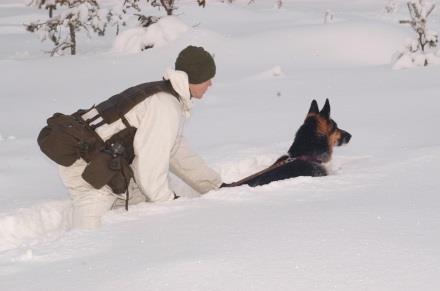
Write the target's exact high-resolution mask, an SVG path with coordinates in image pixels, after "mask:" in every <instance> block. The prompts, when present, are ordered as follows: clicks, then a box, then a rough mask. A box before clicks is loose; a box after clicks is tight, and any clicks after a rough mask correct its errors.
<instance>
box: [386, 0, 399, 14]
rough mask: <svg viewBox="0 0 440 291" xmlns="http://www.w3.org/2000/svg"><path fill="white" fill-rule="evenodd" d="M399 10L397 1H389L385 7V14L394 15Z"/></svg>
mask: <svg viewBox="0 0 440 291" xmlns="http://www.w3.org/2000/svg"><path fill="white" fill-rule="evenodd" d="M397 8H398V3H397V1H396V0H388V1H387V3H386V5H385V12H386V13H388V14H392V13H394V12H396V10H397Z"/></svg>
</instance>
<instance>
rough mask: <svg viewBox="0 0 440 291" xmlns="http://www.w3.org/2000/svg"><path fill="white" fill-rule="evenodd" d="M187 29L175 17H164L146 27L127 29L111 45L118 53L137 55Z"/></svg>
mask: <svg viewBox="0 0 440 291" xmlns="http://www.w3.org/2000/svg"><path fill="white" fill-rule="evenodd" d="M188 29H189V27H188V26H187V25H186V24H184V23H183V22H182V21H180V20H179V19H178V18H177V17H175V16H166V17H163V18H161V19H159V20H158V21H157V22H156V23H153V24H151V25H149V26H147V27H143V26H141V27H136V28H132V29H127V30H125V31H123V32H121V33H120V34H119V36H118V37H117V38H116V40H115V42H114V44H113V51H114V52H118V53H138V52H141V51H143V50H145V49H149V48H152V47H161V46H164V45H166V44H167V43H169V42H170V41H173V40H175V39H176V38H178V37H179V36H180V35H181V34H182V33H184V32H186V31H188Z"/></svg>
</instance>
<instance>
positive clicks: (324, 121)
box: [222, 99, 351, 187]
mask: <svg viewBox="0 0 440 291" xmlns="http://www.w3.org/2000/svg"><path fill="white" fill-rule="evenodd" d="M350 139H351V134H350V133H348V132H347V131H345V130H342V129H340V128H338V125H337V124H336V122H335V121H334V120H333V119H331V118H330V102H329V100H328V99H326V101H325V104H324V107H323V108H322V109H321V111H319V107H318V103H317V102H316V100H313V101H312V103H311V105H310V109H309V112H308V113H307V116H306V118H305V120H304V123H303V125H301V127H300V128H299V129H298V131H297V132H296V134H295V139H294V141H293V143H292V145H291V146H290V148H289V150H288V151H287V154H286V155H283V156H281V157H280V158H278V159H277V161H276V162H275V163H274V164H273V165H271V166H270V167H268V168H267V169H265V170H263V171H260V172H258V173H255V174H253V175H251V176H249V177H246V178H244V179H242V180H240V181H237V182H234V183H230V184H223V185H222V187H235V186H241V185H249V186H251V187H256V186H261V185H266V184H269V183H271V182H274V181H279V180H284V179H290V178H294V177H299V176H312V177H319V176H326V175H327V174H328V173H327V170H326V168H325V167H324V163H327V162H329V161H330V160H331V157H332V153H333V147H335V146H341V145H344V144H347V143H348V142H349V141H350Z"/></svg>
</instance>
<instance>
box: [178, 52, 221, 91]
mask: <svg viewBox="0 0 440 291" xmlns="http://www.w3.org/2000/svg"><path fill="white" fill-rule="evenodd" d="M175 67H176V70H180V71H184V72H185V73H186V74H187V75H188V80H189V90H190V92H191V96H192V97H194V98H198V99H200V98H202V97H203V94H205V92H206V90H208V87H209V86H211V85H212V81H211V79H212V78H213V77H214V76H215V71H216V67H215V62H214V59H213V58H212V56H211V54H210V53H208V52H207V51H205V50H204V49H203V48H202V47H196V46H188V47H187V48H185V49H184V50H182V51H181V52H180V53H179V56H178V57H177V59H176V64H175Z"/></svg>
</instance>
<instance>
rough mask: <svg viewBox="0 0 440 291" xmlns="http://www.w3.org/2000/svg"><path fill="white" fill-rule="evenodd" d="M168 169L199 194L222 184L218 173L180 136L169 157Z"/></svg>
mask: <svg viewBox="0 0 440 291" xmlns="http://www.w3.org/2000/svg"><path fill="white" fill-rule="evenodd" d="M170 169H171V172H173V173H174V174H175V175H176V176H178V177H179V178H180V179H182V180H183V181H184V182H185V183H187V184H188V185H189V186H191V187H192V188H193V189H194V190H196V191H197V192H199V193H200V194H204V193H206V192H209V191H211V190H214V189H218V188H219V187H220V185H221V184H222V180H221V177H220V175H219V174H218V173H217V172H216V171H214V170H213V169H211V168H210V167H208V165H207V164H206V163H205V161H204V160H203V159H202V158H201V157H199V156H198V155H197V154H195V153H194V152H193V151H192V150H191V149H190V148H189V147H188V145H187V143H186V142H185V139H184V138H183V137H182V136H179V137H178V140H177V142H176V148H175V149H174V152H173V154H172V156H171V159H170Z"/></svg>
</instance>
